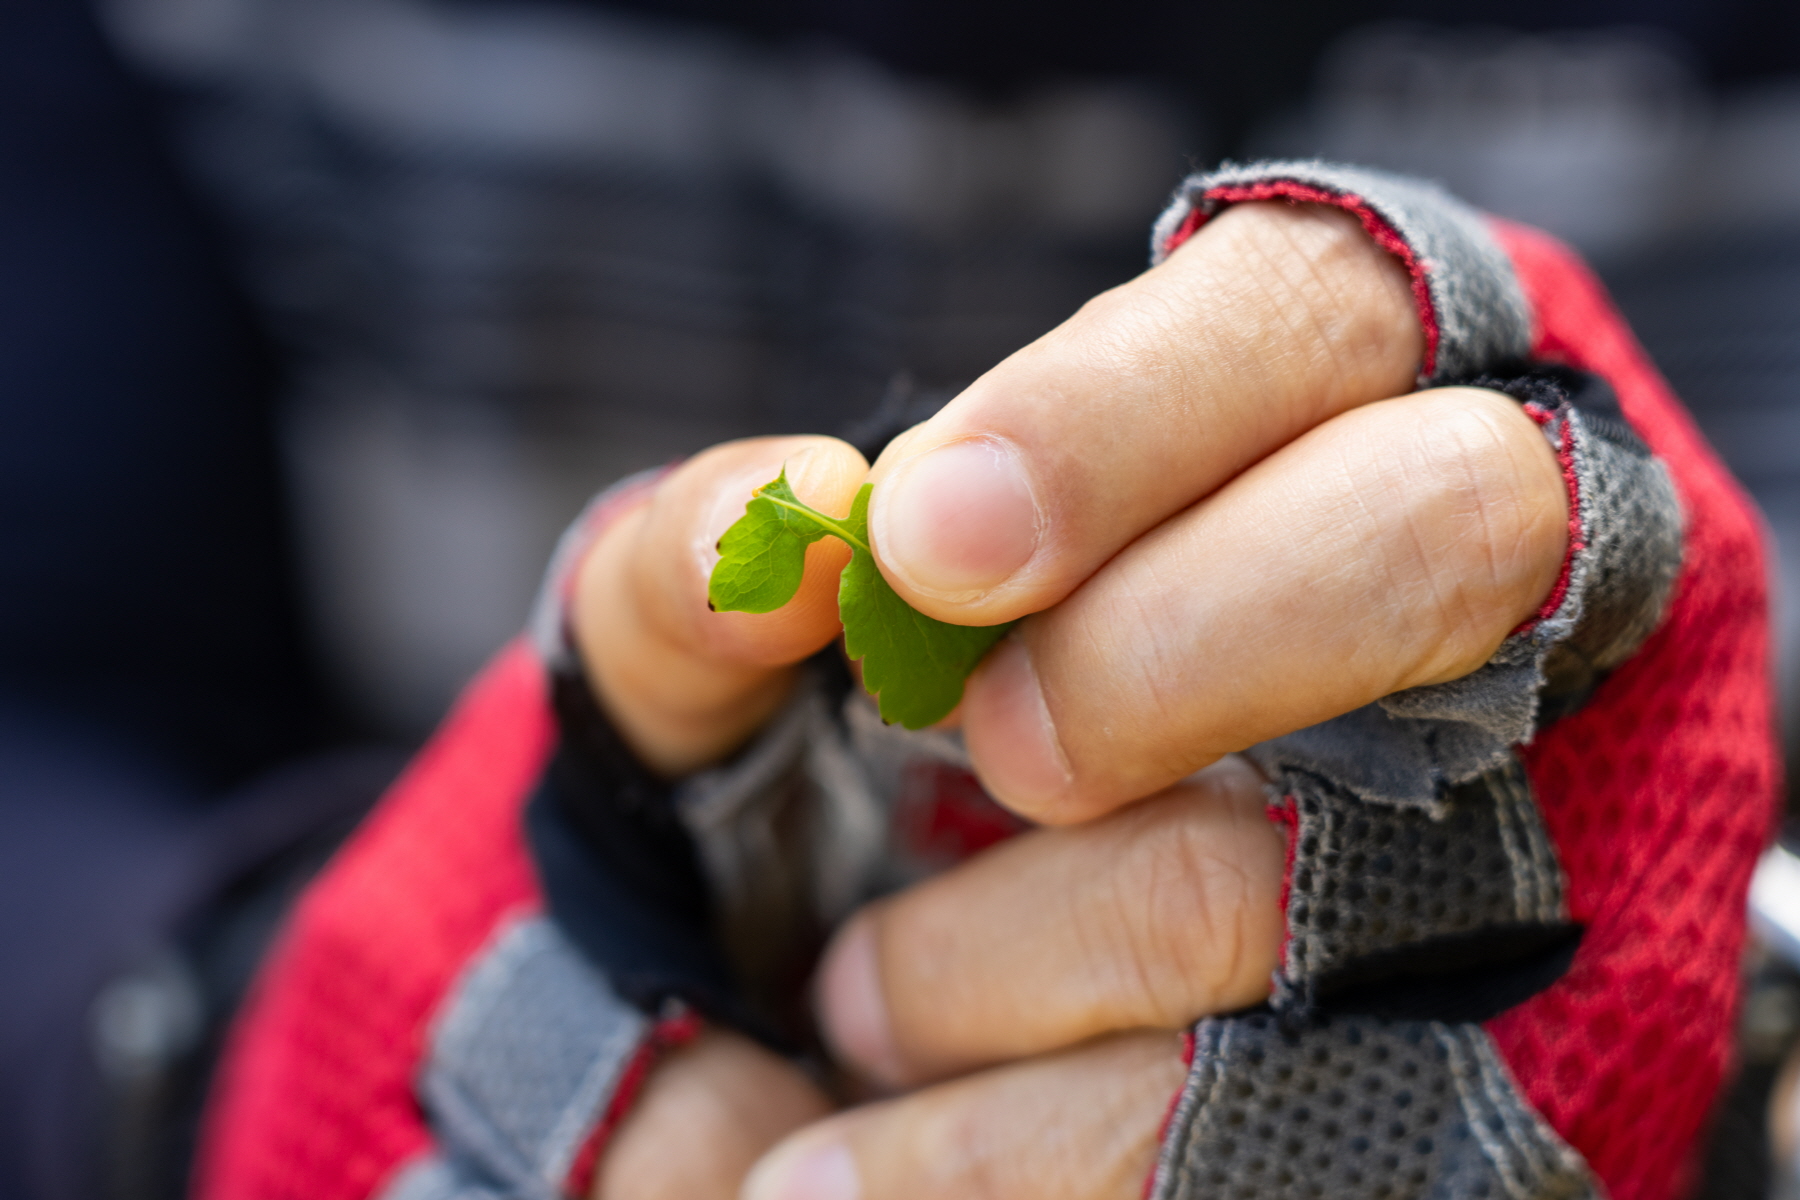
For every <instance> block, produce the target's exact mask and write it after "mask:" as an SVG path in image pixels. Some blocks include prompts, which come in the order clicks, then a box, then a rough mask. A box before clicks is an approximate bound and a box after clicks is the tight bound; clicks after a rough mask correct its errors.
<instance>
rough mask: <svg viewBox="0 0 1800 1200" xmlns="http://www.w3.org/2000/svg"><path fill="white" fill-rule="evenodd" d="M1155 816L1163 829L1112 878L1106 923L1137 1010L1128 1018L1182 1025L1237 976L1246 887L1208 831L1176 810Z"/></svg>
mask: <svg viewBox="0 0 1800 1200" xmlns="http://www.w3.org/2000/svg"><path fill="white" fill-rule="evenodd" d="M1156 815H1157V816H1158V818H1159V823H1161V824H1163V825H1164V826H1165V828H1163V829H1161V830H1157V831H1156V832H1155V835H1154V836H1150V837H1142V838H1139V839H1137V841H1136V845H1135V847H1134V849H1135V851H1136V852H1135V853H1133V854H1132V855H1130V856H1129V857H1128V859H1127V860H1126V862H1125V863H1124V864H1123V865H1124V867H1125V869H1124V870H1122V871H1119V872H1117V873H1116V874H1115V875H1114V876H1113V881H1114V882H1113V891H1114V895H1113V897H1112V903H1111V906H1110V907H1111V908H1112V910H1113V911H1112V920H1111V922H1110V923H1111V924H1112V925H1113V926H1114V929H1115V932H1114V934H1113V940H1114V944H1115V945H1117V946H1118V947H1120V952H1121V953H1122V954H1123V955H1124V961H1123V964H1122V971H1123V973H1124V975H1125V987H1126V989H1127V990H1128V991H1129V993H1130V994H1131V999H1130V1000H1129V1001H1128V1003H1130V1004H1132V1005H1133V1006H1134V1007H1139V1008H1141V1011H1140V1012H1136V1013H1134V1014H1132V1015H1133V1016H1134V1017H1135V1018H1136V1019H1137V1020H1138V1021H1141V1022H1149V1023H1153V1024H1158V1025H1181V1024H1186V1023H1187V1022H1190V1021H1192V1020H1195V1019H1197V1018H1198V1017H1200V1016H1202V1015H1204V1014H1205V1013H1206V1012H1208V1011H1211V1009H1212V1008H1213V1007H1214V1005H1215V1004H1216V1002H1217V1000H1218V998H1219V997H1220V996H1221V995H1222V994H1223V993H1224V992H1225V991H1226V990H1227V989H1228V988H1229V986H1230V984H1231V982H1232V981H1234V980H1235V979H1236V978H1237V977H1238V975H1239V974H1240V973H1241V971H1242V968H1243V963H1244V961H1245V958H1246V954H1247V945H1246V943H1247V931H1246V928H1245V916H1246V914H1247V912H1248V911H1249V909H1250V902H1251V893H1252V890H1253V889H1252V886H1251V882H1250V879H1249V876H1248V874H1247V872H1246V870H1245V868H1244V866H1243V864H1242V863H1240V862H1238V861H1237V860H1236V857H1235V856H1234V855H1231V854H1230V853H1229V852H1228V849H1229V848H1228V847H1227V846H1225V845H1224V844H1223V843H1222V842H1221V841H1220V839H1219V838H1218V837H1217V833H1218V831H1217V830H1216V829H1215V828H1213V827H1212V826H1211V825H1209V824H1206V823H1203V822H1199V821H1192V820H1188V819H1185V814H1184V813H1183V812H1182V811H1181V806H1175V807H1173V808H1171V809H1169V810H1168V811H1166V812H1162V813H1158V814H1156ZM1222 850H1223V851H1227V852H1224V853H1222Z"/></svg>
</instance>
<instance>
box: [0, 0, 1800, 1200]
mask: <svg viewBox="0 0 1800 1200" xmlns="http://www.w3.org/2000/svg"><path fill="white" fill-rule="evenodd" d="M743 7H745V6H737V5H725V4H716V3H712V2H711V0H632V2H625V3H614V4H599V3H589V2H583V0H564V2H558V3H525V2H519V0H455V2H450V0H106V2H105V3H102V4H100V5H99V6H98V7H92V6H90V5H88V4H85V3H80V2H76V0H10V2H9V3H8V4H6V5H4V6H0V1200H5V1198H8V1197H15V1196H16V1197H22V1198H24V1197H29V1198H33V1200H35V1198H39V1197H42V1198H46V1200H49V1198H61V1197H90V1196H92V1197H100V1196H111V1197H166V1196H171V1195H174V1194H177V1193H178V1191H179V1187H180V1178H181V1172H182V1170H183V1162H184V1159H183V1154H184V1146H185V1144H186V1139H187V1138H188V1136H189V1135H190V1132H191V1122H192V1118H193V1114H194V1112H195V1111H196V1107H197V1103H198V1100H197V1097H198V1094H199V1089H200V1087H201V1086H203V1081H204V1075H205V1069H206V1064H207V1062H208V1056H209V1055H210V1053H211V1052H212V1049H213V1048H214V1047H215V1045H216V1038H217V1035H218V1031H219V1029H220V1027H221V1024H222V1022H223V1020H224V1019H225V1018H226V1017H227V1016H228V1015H229V1011H230V1008H231V1006H232V1004H233V1003H235V1000H236V998H237V997H238V996H239V995H240V994H241V990H242V988H243V986H244V981H245V979H246V978H247V977H248V975H249V973H250V971H251V970H253V968H254V965H255V962H256V959H257V955H258V954H259V953H260V949H261V947H262V945H263V944H264V941H265V939H266V937H267V934H268V930H269V929H270V927H271V926H272V924H273V922H274V921H275V920H276V919H277V918H278V916H279V914H280V912H281V910H282V908H283V906H284V904H285V903H286V901H287V899H288V898H289V897H290V896H291V895H292V893H293V891H294V890H295V889H296V888H297V887H298V886H299V885H300V883H301V882H302V881H303V880H304V879H305V878H306V876H307V874H308V873H309V872H310V871H311V870H312V869H314V868H315V867H316V865H317V864H318V863H319V862H320V861H322V859H323V857H324V856H325V855H326V854H328V853H329V850H330V848H331V846H332V845H333V844H335V842H336V840H337V839H338V838H339V837H341V835H342V833H343V831H344V830H345V829H346V828H347V827H348V825H349V824H350V823H351V822H353V821H354V819H355V818H356V816H357V814H358V813H359V812H360V811H362V810H363V808H365V807H366V805H367V804H368V803H369V802H370V800H371V799H372V797H373V796H374V795H375V794H376V792H377V791H378V790H379V788H380V787H381V785H382V783H383V782H384V781H385V780H386V779H387V778H388V777H390V776H391V774H392V772H393V770H394V769H395V768H396V766H397V764H398V763H399V762H400V761H402V759H403V757H404V754H405V751H406V748H407V747H408V746H410V745H412V744H415V743H416V741H417V739H419V738H420V737H421V736H423V734H424V733H425V732H426V731H428V730H429V728H430V726H431V724H432V723H433V722H434V720H435V719H436V718H437V716H438V715H439V714H441V712H442V711H443V708H444V706H445V704H446V703H447V702H448V700H449V698H450V697H451V696H452V695H453V693H454V691H455V689H456V687H457V686H458V684H459V683H460V682H461V681H462V680H463V679H465V678H466V677H467V676H468V675H469V674H470V672H471V671H473V670H474V669H475V668H476V667H477V666H478V664H479V663H480V662H481V660H482V659H483V658H484V657H485V656H486V655H488V654H489V653H491V652H492V650H493V649H494V648H495V647H496V646H497V645H498V644H499V643H500V642H501V641H503V640H504V639H506V638H507V637H508V636H510V635H511V634H512V633H513V632H514V631H515V630H516V629H517V628H518V627H519V625H520V623H521V621H522V619H523V616H524V612H525V607H526V604H527V602H528V600H529V597H530V594H531V592H532V589H533V587H534V585H535V582H536V578H537V574H538V572H539V571H540V569H541V567H542V564H543V563H544V561H545V560H546V558H547V555H548V551H549V548H550V545H551V543H552V541H553V539H554V538H555V536H556V534H557V532H558V531H559V530H560V528H561V527H562V525H563V524H564V523H565V522H566V521H567V520H568V519H569V517H570V516H571V515H572V514H573V513H574V512H575V511H576V510H577V508H578V507H579V505H580V503H581V501H582V500H583V499H584V498H585V497H586V496H587V495H589V494H590V493H592V492H593V491H594V490H595V489H597V488H598V487H600V486H603V485H604V484H605V483H607V482H608V481H610V480H611V479H614V478H617V477H618V476H620V475H622V474H624V473H626V472H628V471H631V470H634V469H637V468H639V467H643V466H646V465H651V464H655V463H659V462H663V461H666V460H668V459H670V458H672V457H675V456H678V455H681V454H685V453H689V452H691V451H694V450H696V449H699V448H700V447H702V446H705V445H707V444H709V443H712V442H715V441H718V440H720V439H722V438H727V437H732V436H738V435H742V434H748V433H755V432H771V431H798V430H809V431H823V432H835V431H838V430H841V429H843V428H844V427H845V426H846V425H848V424H850V423H852V422H853V421H855V420H856V419H857V418H858V417H860V416H863V415H865V414H866V413H867V412H868V411H869V410H871V409H872V408H873V407H874V406H875V405H876V404H877V403H878V401H879V400H880V398H881V397H882V396H883V394H884V393H885V392H887V391H888V389H890V388H891V387H893V386H895V385H896V380H910V381H912V383H913V384H914V385H916V386H921V387H928V388H945V387H954V386H955V385H957V384H959V383H962V382H966V381H968V380H970V379H972V378H974V377H975V376H976V375H977V374H979V373H980V372H981V371H983V370H985V369H986V368H987V367H989V366H991V365H992V364H993V363H994V362H996V361H997V360H998V359H999V358H1001V357H1003V356H1004V355H1005V354H1007V353H1008V352H1010V351H1011V350H1013V349H1016V348H1017V347H1019V346H1020V345H1022V344H1024V343H1025V342H1027V341H1029V340H1030V339H1031V338H1033V337H1035V336H1037V335H1038V334H1039V333H1042V332H1043V331H1044V330H1046V329H1048V328H1050V327H1051V326H1053V325H1054V324H1056V323H1057V322H1058V321H1060V320H1061V319H1062V318H1064V317H1065V316H1067V315H1068V314H1069V313H1070V312H1072V311H1073V310H1074V308H1075V307H1076V306H1077V305H1078V304H1079V303H1080V302H1081V301H1082V300H1083V299H1084V298H1086V297H1087V296H1089V295H1092V294H1093V293H1094V292H1096V291H1098V290H1100V289H1102V288H1104V287H1107V286H1110V285H1112V284H1115V283H1117V282H1120V281H1122V280H1124V279H1126V278H1129V277H1130V276H1131V275H1132V274H1133V273H1135V272H1136V271H1137V270H1139V269H1141V265H1142V262H1143V259H1144V254H1145V236H1146V231H1147V227H1148V223H1149V220H1150V218H1151V217H1152V216H1153V215H1154V213H1155V211H1156V210H1157V208H1158V207H1159V205H1160V202H1161V199H1162V197H1163V196H1164V195H1165V194H1166V193H1167V191H1168V189H1169V188H1170V187H1171V186H1172V185H1173V184H1174V183H1175V181H1176V180H1177V179H1178V178H1179V177H1180V176H1181V175H1182V174H1183V173H1184V172H1185V171H1186V170H1188V169H1189V168H1190V167H1191V166H1193V165H1197V164H1204V163H1207V162H1210V161H1213V160H1216V159H1217V158H1219V157H1221V156H1225V155H1231V156H1237V157H1244V156H1251V155H1263V154H1310V153H1319V154H1323V155H1327V156H1330V157H1334V158H1342V159H1348V160H1354V161H1360V162H1365V163H1371V164H1375V165H1381V166H1388V167H1392V168H1395V169H1399V170H1403V171H1409V172H1413V173H1416V174H1422V175H1427V176H1431V177H1435V178H1439V179H1442V180H1443V181H1445V182H1446V183H1448V184H1449V185H1450V186H1451V187H1452V188H1453V189H1455V190H1457V191H1458V192H1460V193H1461V194H1462V195H1464V196H1465V197H1467V198H1468V199H1470V200H1472V201H1474V202H1476V203H1477V204H1480V205H1482V206H1484V207H1486V208H1489V209H1490V210H1492V211H1495V212H1498V213H1501V214H1504V215H1507V216H1512V217H1517V218H1520V219H1523V220H1526V221H1530V222H1533V223H1536V224H1539V225H1541V226H1543V227H1545V228H1548V229H1549V230H1551V231H1552V232H1555V233H1558V234H1560V235H1562V236H1564V237H1566V238H1568V239H1569V240H1571V241H1573V242H1574V243H1575V244H1576V245H1578V246H1579V247H1581V248H1582V249H1583V250H1584V251H1586V252H1587V253H1588V254H1589V255H1590V256H1591V258H1592V259H1593V261H1594V262H1595V263H1596V265H1597V266H1598V267H1599V268H1600V269H1601V271H1602V272H1603V274H1604V275H1605V276H1606V278H1607V279H1608V281H1609V283H1610V284H1611V285H1612V286H1613V288H1614V290H1615V293H1616V295H1617V297H1618V299H1619V301H1620V303H1621V304H1622V306H1623V307H1624V308H1625V310H1626V312H1627V314H1628V315H1629V316H1630V317H1631V319H1632V320H1633V322H1634V323H1635V325H1636V327H1637V329H1638V331H1639V333H1640V335H1641V336H1642V337H1643V339H1644V340H1645V342H1646V344H1647V345H1648V346H1649V348H1650V351H1651V353H1652V354H1653V355H1654V356H1655V357H1656V359H1657V361H1658V362H1659V363H1660V364H1661V365H1662V367H1663V369H1664V370H1665V371H1666V372H1667V373H1668V375H1669V376H1670V378H1671V379H1672V381H1673V382H1674V383H1675V385H1676V387H1677V390H1678V391H1680V392H1681V394H1682V395H1683V396H1684V397H1685V398H1686V400H1687V401H1688V403H1689V404H1690V406H1691V407H1692V408H1693V409H1694V411H1695V414H1696V416H1697V417H1698V418H1699V420H1700V422H1701V424H1702V426H1703V427H1704V428H1705V429H1706V431H1707V432H1708V434H1709V436H1711V437H1712V438H1713V440H1714V443H1715V444H1716V445H1717V446H1718V448H1719V449H1720V451H1721V452H1722V454H1723V455H1724V456H1725V458H1726V459H1727V460H1728V461H1729V462H1730V464H1731V465H1732V467H1733V468H1734V469H1735V470H1736V471H1737V472H1738V474H1739V476H1740V478H1742V479H1743V480H1744V482H1745V483H1746V485H1747V486H1748V487H1749V488H1750V490H1751V491H1752V492H1753V493H1754V495H1755V496H1756V498H1757V499H1758V501H1759V503H1760V504H1761V505H1762V506H1763V508H1764V511H1765V512H1766V513H1767V515H1768V518H1769V522H1770V526H1771V529H1772V530H1773V532H1774V534H1775V536H1776V539H1777V540H1778V541H1779V542H1780V543H1781V544H1782V545H1783V546H1784V547H1786V548H1787V555H1786V558H1785V563H1786V566H1785V568H1780V569H1781V570H1784V571H1785V574H1784V575H1783V576H1782V580H1783V582H1782V587H1783V591H1784V594H1785V596H1787V597H1790V598H1792V597H1797V596H1800V579H1797V578H1796V575H1800V9H1796V8H1795V7H1794V6H1792V5H1789V4H1784V3H1779V2H1777V0H1762V2H1760V3H1759V2H1731V0H1726V2H1712V3H1699V2H1697V0H1663V2H1662V3H1656V4H1633V5H1626V4H1622V3H1607V2H1604V0H1572V2H1569V3H1560V4H1554V5H1552V4H1548V3H1522V4H1521V3H1512V4H1506V5H1500V4H1492V3H1489V4H1464V5H1458V6H1449V5H1444V4H1441V3H1437V4H1434V3H1428V2H1426V0H1416V2H1411V3H1402V2H1394V3H1359V2H1355V0H1351V2H1347V3H1332V4H1326V3H1322V2H1316V0H1309V2H1306V3H1300V4H1295V5H1287V6H1281V7H1279V8H1278V9H1274V8H1270V7H1269V6H1254V5H1241V4H1234V5H1226V4H1205V3H1185V4H1177V3H1173V2H1171V0H1114V2H1112V3H1108V4H1104V5H1091V6H1086V7H1084V8H1073V7H1072V8H1069V9H1066V10H1056V9H1047V8H1045V7H1044V6H1041V5H1030V6H1028V5H1025V4H1023V3H1020V2H1018V0H992V2H986V3H983V2H977V0H958V2H957V3H949V2H947V0H910V2H909V0H854V2H853V0H837V2H832V0H810V2H807V0H789V2H785V3H772V4H768V5H763V6H758V7H757V9H756V11H755V12H750V13H747V12H744V11H740V9H742V8H743ZM1783 613H1784V616H1783V618H1782V628H1783V638H1784V641H1783V646H1784V647H1785V649H1784V651H1783V654H1782V657H1781V663H1782V665H1781V672H1782V673H1781V679H1782V681H1783V684H1782V686H1783V690H1784V695H1785V696H1786V697H1787V699H1788V709H1787V711H1788V713H1789V714H1790V715H1789V718H1788V721H1789V724H1788V726H1787V729H1788V736H1789V744H1790V746H1791V745H1793V744H1794V741H1795V738H1794V735H1793V728H1794V726H1793V724H1792V721H1793V717H1792V714H1793V713H1794V712H1795V710H1796V705H1795V704H1794V700H1795V698H1796V694H1797V691H1800V671H1797V669H1796V662H1797V660H1800V655H1797V653H1796V650H1797V649H1800V606H1797V605H1796V604H1795V603H1794V602H1793V601H1792V600H1791V599H1790V600H1788V601H1787V602H1786V605H1785V607H1784V609H1783ZM1792 982H1793V981H1792V980H1786V981H1783V980H1777V981H1776V982H1775V984H1772V985H1771V986H1769V987H1765V988H1763V989H1761V990H1760V991H1759V992H1758V993H1757V994H1756V997H1753V1003H1752V1005H1751V1006H1750V1008H1749V1009H1748V1010H1747V1013H1748V1019H1749V1020H1750V1021H1751V1024H1752V1025H1754V1026H1755V1028H1753V1029H1751V1030H1750V1033H1748V1034H1747V1041H1746V1045H1747V1047H1749V1048H1750V1049H1748V1050H1747V1052H1746V1061H1747V1062H1751V1063H1752V1065H1755V1064H1757V1063H1761V1064H1762V1066H1759V1067H1757V1068H1756V1069H1758V1070H1761V1069H1763V1067H1767V1066H1768V1064H1769V1063H1773V1062H1774V1061H1776V1060H1777V1059H1778V1058H1779V1055H1780V1053H1781V1052H1782V1050H1783V1049H1784V1048H1785V1045H1786V1044H1787V1042H1788V1041H1791V1040H1792V1036H1793V1031H1794V1029H1795V1028H1800V991H1796V990H1794V988H1793V987H1792V986H1791V984H1792ZM1783 988H1787V991H1786V992H1783V991H1782V989H1783ZM1771 997H1772V998H1771ZM1758 1005H1760V1006H1761V1007H1758ZM1756 1022H1761V1024H1756ZM1758 1031H1760V1032H1758ZM1757 1038H1761V1039H1762V1040H1761V1041H1757V1040H1756V1039H1757ZM1757 1047H1761V1049H1758V1048H1757ZM1758 1055H1760V1056H1761V1057H1760V1058H1759V1057H1757V1056H1758ZM1765 1060H1766V1061H1765ZM1770 1070H1772V1068H1770ZM1750 1075H1751V1072H1747V1073H1746V1078H1749V1077H1750ZM1766 1083H1767V1081H1766V1079H1764V1080H1763V1081H1762V1085H1763V1088H1764V1090H1765V1091H1766ZM1750 1091H1751V1092H1754V1091H1755V1089H1754V1088H1751V1089H1750ZM1737 1102H1738V1101H1737V1100H1734V1101H1733V1103H1737ZM1755 1102H1756V1097H1755V1096H1754V1095H1752V1096H1751V1097H1750V1099H1749V1100H1748V1101H1745V1103H1749V1104H1750V1105H1751V1106H1752V1107H1754V1104H1755ZM1728 1124H1729V1123H1728ZM1753 1124H1754V1120H1753V1119H1752V1120H1751V1121H1750V1124H1749V1125H1746V1124H1744V1123H1743V1122H1739V1125H1740V1126H1742V1127H1743V1129H1748V1128H1750V1125H1753ZM1722 1128H1723V1129H1726V1132H1725V1133H1724V1134H1722V1136H1723V1137H1726V1138H1727V1141H1728V1142H1729V1138H1732V1137H1739V1135H1740V1133H1741V1134H1742V1137H1746V1138H1750V1139H1751V1140H1750V1141H1747V1142H1741V1143H1740V1142H1729V1144H1728V1145H1726V1146H1725V1148H1724V1149H1723V1150H1721V1151H1720V1152H1719V1153H1718V1154H1717V1155H1715V1161H1716V1162H1717V1163H1724V1164H1727V1165H1726V1166H1719V1167H1718V1168H1717V1169H1716V1170H1715V1171H1714V1172H1713V1173H1712V1175H1711V1176H1710V1178H1709V1184H1708V1187H1709V1188H1711V1189H1714V1193H1713V1194H1717V1195H1727V1194H1729V1195H1734V1196H1748V1195H1751V1194H1758V1193H1760V1189H1761V1188H1762V1187H1763V1186H1764V1185H1765V1184H1766V1183H1767V1180H1768V1174H1767V1172H1766V1170H1764V1169H1763V1168H1762V1167H1761V1165H1760V1164H1761V1163H1762V1161H1763V1157H1764V1156H1765V1149H1766V1148H1765V1147H1764V1145H1763V1144H1762V1143H1761V1142H1758V1141H1756V1140H1755V1135H1754V1134H1753V1133H1742V1130H1741V1129H1739V1128H1738V1126H1730V1127H1729V1128H1726V1127H1722ZM1734 1131H1735V1132H1734ZM1731 1164H1735V1167H1736V1168H1741V1170H1739V1172H1738V1174H1733V1173H1732V1169H1728V1166H1730V1165H1731Z"/></svg>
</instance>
